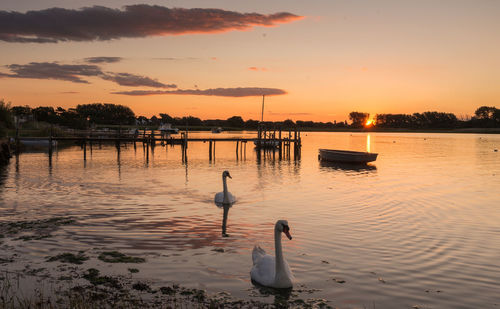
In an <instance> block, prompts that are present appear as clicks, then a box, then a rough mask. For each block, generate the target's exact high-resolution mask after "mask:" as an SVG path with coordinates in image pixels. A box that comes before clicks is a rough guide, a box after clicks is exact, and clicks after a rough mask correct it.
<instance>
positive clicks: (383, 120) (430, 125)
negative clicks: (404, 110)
mask: <svg viewBox="0 0 500 309" xmlns="http://www.w3.org/2000/svg"><path fill="white" fill-rule="evenodd" d="M374 126H376V127H377V128H409V129H456V128H498V127H500V109H497V108H495V107H489V106H481V107H479V108H478V109H476V111H475V113H474V117H472V118H471V119H468V120H459V119H458V118H457V116H455V115H454V114H451V113H440V112H424V113H414V114H411V115H408V114H377V115H376V116H375V122H374Z"/></svg>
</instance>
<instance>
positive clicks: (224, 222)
mask: <svg viewBox="0 0 500 309" xmlns="http://www.w3.org/2000/svg"><path fill="white" fill-rule="evenodd" d="M233 204H234V203H226V204H223V203H217V202H216V203H215V205H216V206H217V207H219V208H222V209H223V210H224V211H223V213H222V237H229V234H227V233H226V231H227V217H228V214H229V208H231V207H232V206H233Z"/></svg>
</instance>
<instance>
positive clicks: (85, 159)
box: [83, 138, 87, 161]
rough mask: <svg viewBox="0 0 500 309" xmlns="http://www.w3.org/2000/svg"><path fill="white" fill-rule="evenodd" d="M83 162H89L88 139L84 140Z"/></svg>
mask: <svg viewBox="0 0 500 309" xmlns="http://www.w3.org/2000/svg"><path fill="white" fill-rule="evenodd" d="M83 161H87V138H84V139H83Z"/></svg>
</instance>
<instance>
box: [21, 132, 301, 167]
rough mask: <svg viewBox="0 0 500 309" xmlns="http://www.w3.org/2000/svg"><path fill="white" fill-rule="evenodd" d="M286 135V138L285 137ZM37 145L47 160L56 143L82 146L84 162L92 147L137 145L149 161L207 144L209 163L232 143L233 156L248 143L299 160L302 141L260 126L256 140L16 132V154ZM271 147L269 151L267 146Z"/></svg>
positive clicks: (155, 134)
mask: <svg viewBox="0 0 500 309" xmlns="http://www.w3.org/2000/svg"><path fill="white" fill-rule="evenodd" d="M286 133H288V134H286ZM27 140H30V141H38V142H40V143H43V144H46V145H47V149H48V153H49V156H51V155H52V152H53V148H54V145H55V144H56V143H57V142H75V143H77V144H79V145H81V147H82V150H83V159H84V160H86V159H87V148H89V147H90V150H92V146H93V145H96V144H97V145H99V146H100V145H102V144H109V143H114V144H116V146H117V148H119V146H120V144H124V143H133V144H134V148H135V147H136V144H137V143H142V144H143V147H145V149H146V150H147V155H148V157H149V148H151V149H153V148H154V147H155V146H157V145H158V144H160V145H161V146H165V145H180V146H181V148H182V157H183V160H184V158H185V157H186V156H187V149H188V145H189V143H194V142H203V143H209V159H210V160H212V158H215V145H216V143H219V142H232V143H235V146H236V149H235V150H236V156H237V157H238V156H239V155H241V156H242V155H243V154H244V153H246V144H247V143H248V142H250V143H253V144H255V148H256V150H258V151H257V155H258V156H260V152H261V151H268V150H272V151H279V156H280V158H281V157H282V156H285V157H286V156H287V154H288V157H290V149H291V148H293V153H294V157H295V158H298V157H300V149H301V139H300V131H298V130H297V129H294V130H293V131H292V130H291V129H289V130H288V131H283V130H281V129H273V130H270V129H266V128H264V127H263V126H259V129H258V132H257V138H241V137H219V138H214V137H194V138H193V137H189V134H188V132H187V131H186V132H181V134H180V136H179V135H176V136H175V137H173V136H172V135H170V134H164V133H161V132H160V131H159V130H136V131H135V132H134V133H130V132H122V131H120V130H118V131H109V130H106V131H104V130H81V131H77V130H72V131H71V132H65V135H64V136H53V135H50V136H47V137H25V136H20V134H19V132H18V134H17V136H16V138H15V143H16V152H19V150H20V145H21V142H22V141H27ZM270 145H272V147H271V146H270Z"/></svg>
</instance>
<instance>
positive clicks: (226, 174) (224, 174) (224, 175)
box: [222, 171, 233, 179]
mask: <svg viewBox="0 0 500 309" xmlns="http://www.w3.org/2000/svg"><path fill="white" fill-rule="evenodd" d="M222 177H224V178H226V177H229V178H231V179H233V177H231V175H230V174H229V171H224V172H222Z"/></svg>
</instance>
